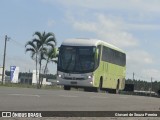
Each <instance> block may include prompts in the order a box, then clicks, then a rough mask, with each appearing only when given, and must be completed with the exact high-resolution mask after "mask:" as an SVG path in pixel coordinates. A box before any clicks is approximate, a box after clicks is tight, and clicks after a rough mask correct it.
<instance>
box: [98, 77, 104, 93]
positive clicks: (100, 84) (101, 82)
mask: <svg viewBox="0 0 160 120" xmlns="http://www.w3.org/2000/svg"><path fill="white" fill-rule="evenodd" d="M102 84H103V81H102V78H101V79H100V81H99V87H98V88H97V92H102Z"/></svg>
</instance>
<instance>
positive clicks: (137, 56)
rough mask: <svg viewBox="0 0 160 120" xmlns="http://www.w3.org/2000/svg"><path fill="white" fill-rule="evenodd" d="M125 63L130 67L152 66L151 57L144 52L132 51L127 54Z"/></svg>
mask: <svg viewBox="0 0 160 120" xmlns="http://www.w3.org/2000/svg"><path fill="white" fill-rule="evenodd" d="M127 61H129V64H132V65H138V66H140V65H149V64H153V63H154V60H153V56H151V55H150V54H149V53H147V52H146V51H144V50H132V51H129V52H127Z"/></svg>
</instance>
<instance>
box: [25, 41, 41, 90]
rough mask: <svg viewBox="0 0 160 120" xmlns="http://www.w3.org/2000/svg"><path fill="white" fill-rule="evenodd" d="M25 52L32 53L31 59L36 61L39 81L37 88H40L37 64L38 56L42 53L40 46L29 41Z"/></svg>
mask: <svg viewBox="0 0 160 120" xmlns="http://www.w3.org/2000/svg"><path fill="white" fill-rule="evenodd" d="M25 48H26V50H25V52H30V53H31V58H32V59H33V60H35V61H36V80H37V87H38V82H39V81H38V79H37V64H38V55H39V53H40V44H39V43H38V42H34V41H28V42H27V43H26V45H25Z"/></svg>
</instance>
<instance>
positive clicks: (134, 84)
mask: <svg viewBox="0 0 160 120" xmlns="http://www.w3.org/2000/svg"><path fill="white" fill-rule="evenodd" d="M134 75H135V74H134V72H133V82H134V89H135V87H136V81H134Z"/></svg>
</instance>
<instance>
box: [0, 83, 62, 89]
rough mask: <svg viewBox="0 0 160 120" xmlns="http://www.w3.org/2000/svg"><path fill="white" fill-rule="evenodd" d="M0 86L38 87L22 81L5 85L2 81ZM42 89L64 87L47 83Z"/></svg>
mask: <svg viewBox="0 0 160 120" xmlns="http://www.w3.org/2000/svg"><path fill="white" fill-rule="evenodd" d="M0 87H16V88H35V89H37V86H36V85H29V84H20V83H5V84H3V85H2V84H1V83H0ZM41 89H53V90H56V89H62V88H61V87H60V86H57V85H45V86H42V88H41Z"/></svg>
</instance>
